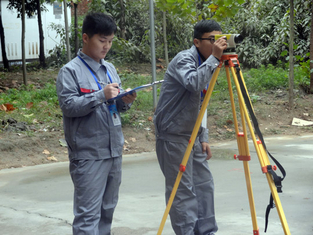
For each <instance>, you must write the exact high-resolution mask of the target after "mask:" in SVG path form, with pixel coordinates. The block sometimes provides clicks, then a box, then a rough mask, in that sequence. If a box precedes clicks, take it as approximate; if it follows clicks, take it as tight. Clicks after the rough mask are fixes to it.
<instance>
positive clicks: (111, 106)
mask: <svg viewBox="0 0 313 235" xmlns="http://www.w3.org/2000/svg"><path fill="white" fill-rule="evenodd" d="M78 58H79V59H80V60H81V61H82V62H83V63H84V64H85V65H86V67H87V68H88V69H89V71H90V73H91V75H92V76H93V78H94V79H95V81H96V83H97V85H98V88H99V90H101V89H102V87H101V85H100V83H99V82H98V79H97V78H96V76H95V74H94V73H93V72H92V70H91V68H90V67H89V65H88V64H87V63H86V61H84V60H83V59H82V58H81V57H80V56H78ZM107 75H108V77H109V79H110V83H113V82H112V78H111V75H110V73H109V71H108V69H107ZM107 107H108V109H109V112H110V116H111V119H112V122H113V125H114V126H120V125H121V119H120V116H119V113H118V111H117V108H116V104H115V101H113V103H112V104H109V105H107Z"/></svg>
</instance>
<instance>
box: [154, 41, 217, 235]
mask: <svg viewBox="0 0 313 235" xmlns="http://www.w3.org/2000/svg"><path fill="white" fill-rule="evenodd" d="M200 58H201V57H200V55H199V54H198V51H197V49H196V47H195V46H192V47H191V48H190V49H189V50H185V51H182V52H180V53H178V54H177V55H176V56H175V57H174V58H173V60H172V61H171V62H170V64H169V66H168V69H167V71H166V73H165V75H164V82H163V84H162V87H161V94H160V98H159V101H158V105H157V108H156V111H155V115H154V124H155V129H156V140H157V141H156V152H157V157H158V160H159V164H160V168H161V170H162V172H163V174H164V176H165V180H166V200H168V199H169V196H170V194H171V191H172V187H173V185H174V183H175V180H176V176H177V173H178V171H179V165H180V163H181V161H182V159H183V156H184V153H185V150H186V148H187V145H188V141H189V139H190V137H191V133H192V131H193V128H194V125H195V122H196V119H197V117H198V114H199V111H200V105H201V104H200V102H201V91H202V90H203V89H205V88H206V86H207V84H208V83H209V82H210V80H211V77H212V74H213V72H214V70H215V69H216V67H217V66H218V65H219V61H218V60H217V59H216V58H215V57H214V56H212V55H211V56H210V57H209V58H208V59H207V60H206V61H204V62H203V61H201V59H200ZM199 64H201V65H200V66H199ZM202 142H208V129H207V128H204V127H201V128H200V130H199V133H198V137H197V138H196V141H195V144H194V147H193V150H192V152H191V154H190V157H189V160H188V164H187V165H186V171H185V172H184V174H183V177H182V180H181V182H180V184H179V187H178V190H177V193H176V197H175V199H174V202H173V205H172V208H171V210H170V218H171V223H172V227H173V229H174V231H175V233H176V234H181V235H189V234H190V235H191V234H201V235H203V234H205V235H207V234H214V233H215V232H216V231H217V225H216V221H215V215H214V201H213V191H214V184H213V177H212V174H211V172H210V170H209V167H208V163H207V161H206V154H204V153H203V152H202V146H201V143H202Z"/></svg>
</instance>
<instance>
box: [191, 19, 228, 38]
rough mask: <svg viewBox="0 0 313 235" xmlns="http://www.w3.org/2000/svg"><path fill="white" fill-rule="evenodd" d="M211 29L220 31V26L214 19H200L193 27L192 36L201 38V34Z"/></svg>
mask: <svg viewBox="0 0 313 235" xmlns="http://www.w3.org/2000/svg"><path fill="white" fill-rule="evenodd" d="M212 31H221V32H222V28H221V26H220V25H219V24H218V23H217V22H216V21H215V20H201V21H199V22H198V23H197V24H196V25H195V27H194V32H193V38H201V37H202V35H203V34H205V33H210V32H212Z"/></svg>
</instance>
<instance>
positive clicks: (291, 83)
mask: <svg viewBox="0 0 313 235" xmlns="http://www.w3.org/2000/svg"><path fill="white" fill-rule="evenodd" d="M293 28H294V6H293V0H290V29H289V31H290V38H289V108H290V110H291V109H293V96H294V94H293V87H294V71H293V67H294V59H293V41H294V30H293Z"/></svg>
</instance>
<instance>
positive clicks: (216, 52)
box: [212, 36, 227, 59]
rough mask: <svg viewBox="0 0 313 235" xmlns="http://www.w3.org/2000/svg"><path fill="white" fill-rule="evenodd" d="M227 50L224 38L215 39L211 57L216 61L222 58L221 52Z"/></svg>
mask: <svg viewBox="0 0 313 235" xmlns="http://www.w3.org/2000/svg"><path fill="white" fill-rule="evenodd" d="M226 48H227V41H226V36H225V37H221V38H219V39H217V40H216V41H215V42H214V44H213V50H212V55H213V56H215V57H216V58H218V59H221V58H222V55H223V51H224V50H225V49H226Z"/></svg>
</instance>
